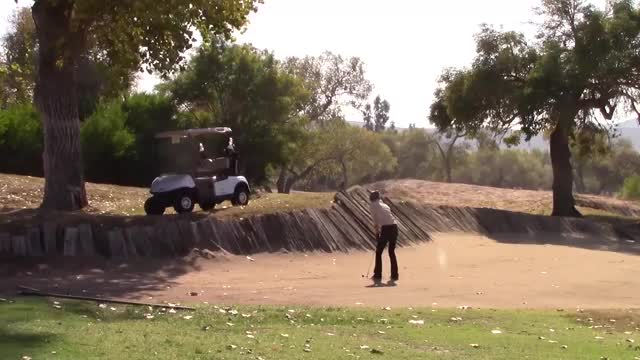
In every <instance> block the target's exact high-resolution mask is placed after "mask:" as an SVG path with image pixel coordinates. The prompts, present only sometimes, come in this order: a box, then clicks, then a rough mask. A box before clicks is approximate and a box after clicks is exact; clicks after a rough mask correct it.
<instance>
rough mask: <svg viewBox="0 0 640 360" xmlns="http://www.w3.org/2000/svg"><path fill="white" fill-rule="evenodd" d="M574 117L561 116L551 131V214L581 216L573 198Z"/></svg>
mask: <svg viewBox="0 0 640 360" xmlns="http://www.w3.org/2000/svg"><path fill="white" fill-rule="evenodd" d="M572 120H573V119H569V120H567V119H563V118H560V119H559V120H558V121H557V124H556V127H555V129H554V130H553V132H552V133H551V138H550V141H549V143H550V151H551V166H552V168H553V212H552V213H551V216H562V217H581V216H582V214H580V212H579V211H578V210H577V209H576V208H575V199H574V198H573V169H572V167H571V150H570V148H569V125H568V124H570V121H572Z"/></svg>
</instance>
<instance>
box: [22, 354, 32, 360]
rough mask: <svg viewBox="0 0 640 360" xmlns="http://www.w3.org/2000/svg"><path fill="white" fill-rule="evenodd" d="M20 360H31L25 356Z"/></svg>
mask: <svg viewBox="0 0 640 360" xmlns="http://www.w3.org/2000/svg"><path fill="white" fill-rule="evenodd" d="M22 360H31V356H26V355H25V356H23V357H22Z"/></svg>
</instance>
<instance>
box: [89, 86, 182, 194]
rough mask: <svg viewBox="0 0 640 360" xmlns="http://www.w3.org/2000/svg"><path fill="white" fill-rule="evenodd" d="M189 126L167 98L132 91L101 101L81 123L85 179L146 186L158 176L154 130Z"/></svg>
mask: <svg viewBox="0 0 640 360" xmlns="http://www.w3.org/2000/svg"><path fill="white" fill-rule="evenodd" d="M189 125H192V124H191V123H189V122H186V121H184V119H181V118H180V117H178V116H176V109H175V106H174V105H173V103H172V102H171V100H170V99H168V98H166V97H164V96H161V95H150V94H134V95H132V96H130V97H128V98H127V99H125V100H124V101H119V100H113V101H110V102H106V103H102V104H100V105H99V106H98V108H97V110H96V112H95V113H94V114H93V115H92V116H91V117H90V118H88V119H87V120H86V121H85V123H84V124H83V126H82V129H81V130H82V131H81V142H82V149H83V153H84V162H85V172H86V176H87V179H89V180H91V181H97V182H109V183H115V184H121V185H138V186H147V185H149V183H150V182H151V180H153V178H154V177H155V176H158V175H159V174H158V172H159V171H160V170H159V168H160V167H161V164H159V163H158V161H157V156H156V149H157V143H156V141H155V140H154V136H155V134H156V133H158V132H161V131H165V130H176V129H181V128H185V127H187V126H189Z"/></svg>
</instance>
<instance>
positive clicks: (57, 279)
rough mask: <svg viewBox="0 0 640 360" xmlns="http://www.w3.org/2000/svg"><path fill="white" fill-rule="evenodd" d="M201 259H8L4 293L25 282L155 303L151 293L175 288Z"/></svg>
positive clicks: (1, 275) (3, 267)
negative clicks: (179, 278) (151, 298)
mask: <svg viewBox="0 0 640 360" xmlns="http://www.w3.org/2000/svg"><path fill="white" fill-rule="evenodd" d="M198 259H199V258H198V257H197V256H190V257H185V258H165V259H144V260H143V261H141V260H135V259H132V260H127V261H113V260H107V259H104V258H80V257H74V258H73V261H70V260H69V258H62V257H58V258H47V259H42V260H38V259H28V258H26V259H25V258H23V259H7V260H4V261H2V262H1V263H0V295H5V296H12V295H15V294H16V293H17V291H18V289H17V287H18V286H19V285H23V286H27V287H31V288H35V289H38V290H41V291H47V292H53V293H58V294H64V295H74V296H90V297H103V298H116V299H122V298H126V299H134V300H137V301H144V302H153V301H151V300H149V299H148V297H149V296H150V293H151V292H154V291H160V290H164V289H167V288H170V287H173V286H174V285H175V284H176V279H177V278H178V277H180V276H182V275H184V274H187V273H189V272H192V271H198V270H200V266H199V265H198V263H197V261H198Z"/></svg>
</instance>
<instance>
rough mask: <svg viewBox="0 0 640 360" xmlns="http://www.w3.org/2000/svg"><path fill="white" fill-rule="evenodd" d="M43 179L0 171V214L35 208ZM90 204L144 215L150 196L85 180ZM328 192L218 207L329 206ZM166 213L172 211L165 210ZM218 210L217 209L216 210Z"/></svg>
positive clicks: (258, 197)
mask: <svg viewBox="0 0 640 360" xmlns="http://www.w3.org/2000/svg"><path fill="white" fill-rule="evenodd" d="M43 187H44V180H43V179H42V178H36V177H31V176H19V175H7V174H0V215H1V214H3V213H5V214H6V213H8V212H15V210H25V209H35V208H37V207H38V206H39V205H40V202H41V200H42V193H43ZM87 196H88V197H89V207H88V208H87V209H85V210H84V213H85V214H91V215H125V216H130V215H144V202H145V200H146V199H147V198H148V197H149V190H148V189H145V188H136V187H125V186H117V185H107V184H93V183H87ZM332 199H333V194H331V193H294V194H291V195H282V194H268V193H260V194H254V196H253V199H252V201H251V202H250V203H249V206H247V207H246V208H244V209H241V208H232V207H231V206H230V204H228V203H223V204H221V206H219V207H217V209H218V210H222V211H221V214H223V215H226V216H236V215H237V216H240V215H242V216H247V215H251V214H256V213H260V214H264V213H273V212H277V211H288V210H297V209H301V208H306V207H314V208H315V207H328V206H330V205H331V201H332ZM196 209H198V207H196ZM167 210H168V212H172V211H173V210H171V209H167ZM216 213H217V212H216Z"/></svg>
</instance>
